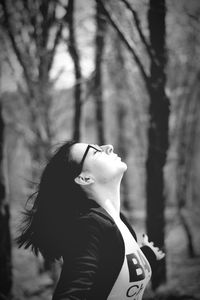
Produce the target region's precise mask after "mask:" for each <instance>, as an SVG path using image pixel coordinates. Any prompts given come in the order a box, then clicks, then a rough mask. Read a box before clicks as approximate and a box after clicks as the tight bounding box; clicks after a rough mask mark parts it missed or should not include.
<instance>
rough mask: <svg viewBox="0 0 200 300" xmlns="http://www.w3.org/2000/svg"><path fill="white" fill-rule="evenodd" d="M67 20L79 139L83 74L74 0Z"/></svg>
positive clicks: (75, 123) (70, 2) (75, 124)
mask: <svg viewBox="0 0 200 300" xmlns="http://www.w3.org/2000/svg"><path fill="white" fill-rule="evenodd" d="M66 20H67V22H68V24H69V44H68V48H69V53H70V55H71V57H72V60H73V63H74V70H75V86H74V100H75V102H74V108H75V110H74V111H75V116H74V126H73V128H74V132H73V139H74V140H77V141H79V140H80V136H81V131H80V127H81V112H82V110H81V104H82V74H81V65H80V56H79V52H78V48H77V43H76V37H75V30H74V0H69V2H68V13H67V15H66Z"/></svg>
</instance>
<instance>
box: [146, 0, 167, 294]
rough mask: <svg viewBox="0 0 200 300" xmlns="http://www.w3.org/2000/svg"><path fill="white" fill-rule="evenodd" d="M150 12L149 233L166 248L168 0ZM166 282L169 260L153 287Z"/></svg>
mask: <svg viewBox="0 0 200 300" xmlns="http://www.w3.org/2000/svg"><path fill="white" fill-rule="evenodd" d="M149 4H150V5H149V11H148V21H149V31H150V43H151V47H152V50H153V52H154V54H155V57H156V61H151V74H150V75H151V76H150V89H149V95H150V107H149V113H150V122H149V128H148V142H149V145H148V156H147V162H146V170H147V186H146V188H147V218H146V225H147V233H148V236H149V239H150V240H152V241H154V243H155V245H156V246H158V247H160V248H161V249H163V250H165V234H164V229H165V218H164V210H165V195H164V192H163V191H164V174H163V167H164V165H165V163H166V156H167V150H168V119H169V99H168V98H167V96H166V94H165V85H166V74H165V67H166V51H165V39H166V28H165V14H166V7H165V0H159V1H155V0H150V2H149ZM165 281H166V261H165V259H163V260H162V262H161V263H160V267H159V269H157V270H156V272H155V273H154V274H153V276H152V288H153V289H156V288H157V287H158V286H159V285H160V284H161V283H163V282H165Z"/></svg>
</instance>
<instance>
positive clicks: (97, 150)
mask: <svg viewBox="0 0 200 300" xmlns="http://www.w3.org/2000/svg"><path fill="white" fill-rule="evenodd" d="M97 152H103V150H102V149H96V150H95V151H94V154H96V153H97Z"/></svg>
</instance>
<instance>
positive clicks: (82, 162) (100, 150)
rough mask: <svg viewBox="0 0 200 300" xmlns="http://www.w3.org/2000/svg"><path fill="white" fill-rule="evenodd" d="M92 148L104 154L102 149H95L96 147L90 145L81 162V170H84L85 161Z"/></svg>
mask: <svg viewBox="0 0 200 300" xmlns="http://www.w3.org/2000/svg"><path fill="white" fill-rule="evenodd" d="M90 148H92V149H95V150H96V151H98V152H102V151H103V150H102V149H101V148H97V147H95V146H92V145H88V146H87V148H86V150H85V153H84V154H83V158H82V159H81V162H80V168H81V170H82V168H83V164H84V161H85V159H86V156H87V154H88V152H89V150H90Z"/></svg>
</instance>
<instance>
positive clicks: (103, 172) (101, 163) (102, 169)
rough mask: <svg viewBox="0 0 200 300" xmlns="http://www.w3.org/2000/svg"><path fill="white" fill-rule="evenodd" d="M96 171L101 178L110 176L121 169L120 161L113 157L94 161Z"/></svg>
mask: <svg viewBox="0 0 200 300" xmlns="http://www.w3.org/2000/svg"><path fill="white" fill-rule="evenodd" d="M93 167H94V173H95V174H96V175H97V176H98V177H99V178H110V177H112V176H113V175H115V174H116V173H117V172H118V170H119V162H116V161H114V160H111V159H104V160H98V161H95V163H94V166H93Z"/></svg>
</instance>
